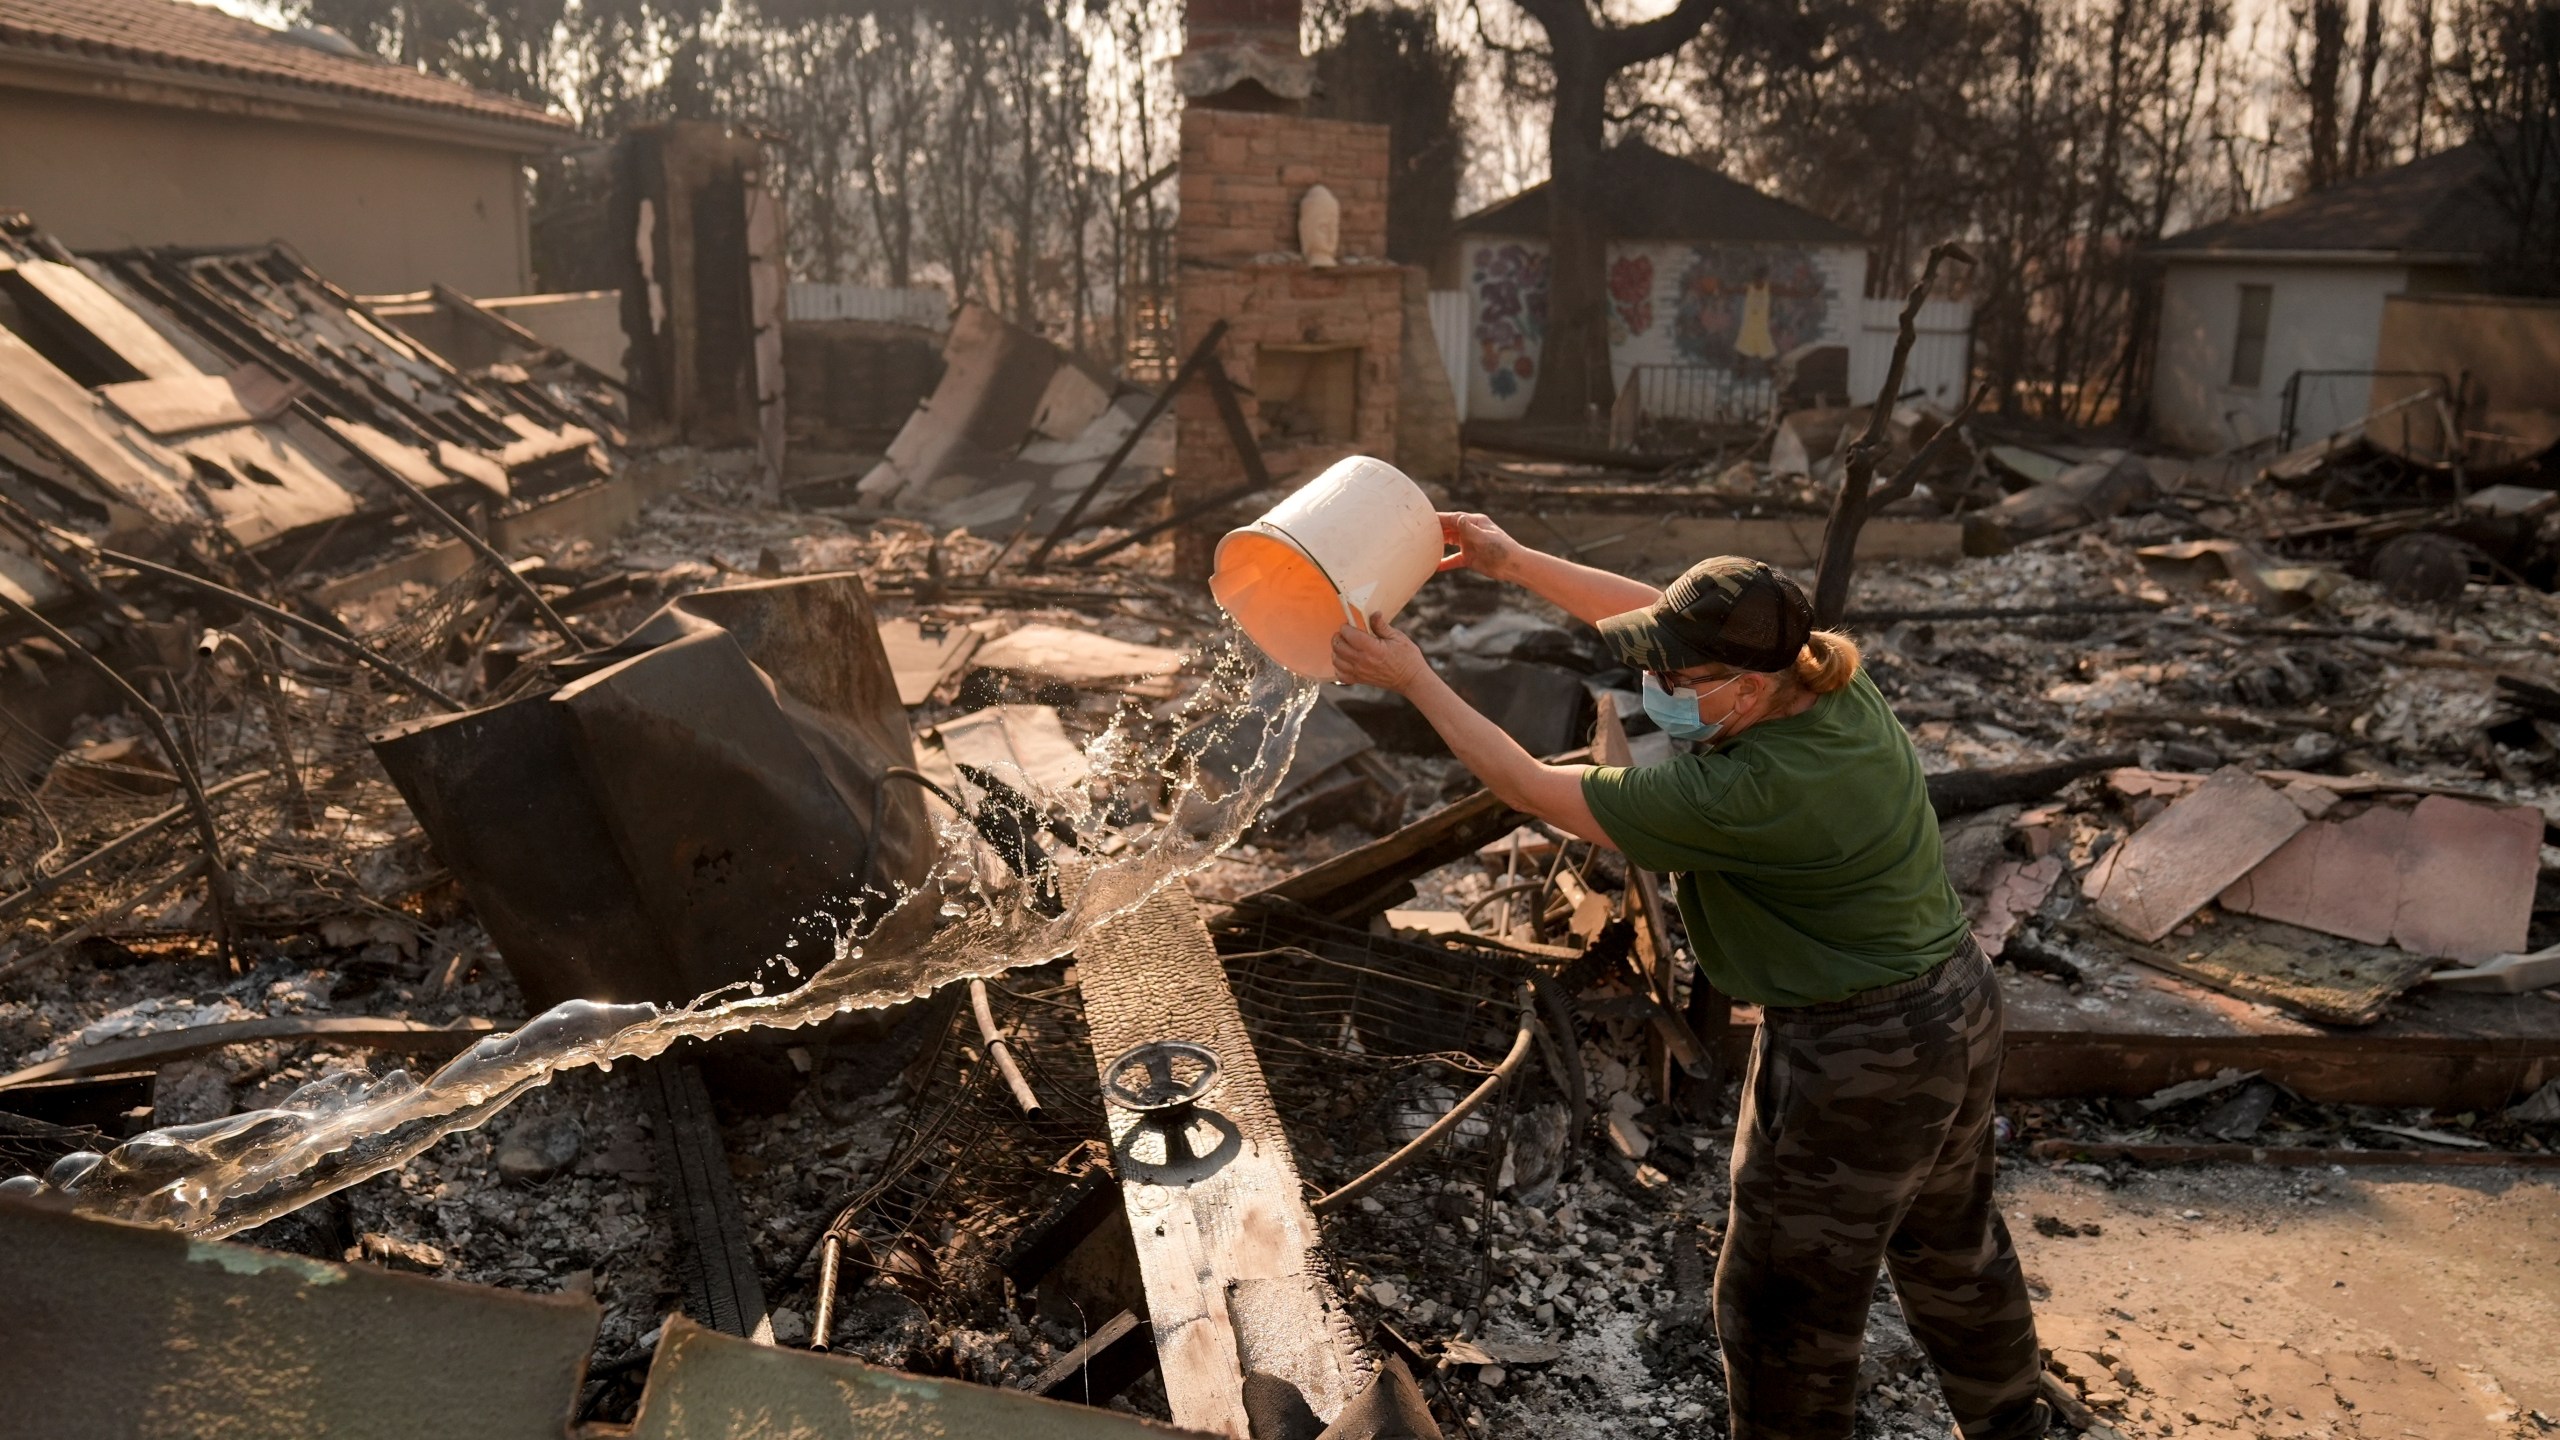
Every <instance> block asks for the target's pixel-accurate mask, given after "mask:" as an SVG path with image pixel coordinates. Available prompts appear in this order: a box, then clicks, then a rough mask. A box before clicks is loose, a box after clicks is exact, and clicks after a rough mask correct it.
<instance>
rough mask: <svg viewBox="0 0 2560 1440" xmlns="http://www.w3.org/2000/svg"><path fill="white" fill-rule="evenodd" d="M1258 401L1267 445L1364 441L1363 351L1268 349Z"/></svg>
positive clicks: (1257, 356) (1263, 350)
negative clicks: (1361, 427) (1361, 433)
mask: <svg viewBox="0 0 2560 1440" xmlns="http://www.w3.org/2000/svg"><path fill="white" fill-rule="evenodd" d="M1253 373H1254V375H1255V377H1256V380H1257V382H1258V383H1257V384H1256V385H1255V386H1254V398H1255V399H1257V400H1259V401H1260V402H1261V407H1260V408H1261V411H1262V433H1263V435H1264V437H1265V440H1264V443H1265V444H1266V445H1278V446H1293V445H1348V444H1351V443H1352V442H1354V441H1355V440H1357V439H1358V438H1359V436H1360V347H1359V346H1357V345H1264V346H1262V347H1260V348H1259V349H1257V350H1256V351H1255V352H1254V357H1253Z"/></svg>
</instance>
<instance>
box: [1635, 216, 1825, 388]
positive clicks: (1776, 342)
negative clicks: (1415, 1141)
mask: <svg viewBox="0 0 2560 1440" xmlns="http://www.w3.org/2000/svg"><path fill="white" fill-rule="evenodd" d="M1830 318H1831V295H1830V293H1829V291H1828V288H1827V287H1826V285H1825V284H1824V276H1823V273H1822V269H1821V267H1820V266H1819V265H1818V264H1816V263H1815V260H1814V256H1813V252H1811V251H1809V250H1800V249H1794V248H1790V247H1780V246H1772V245H1755V246H1750V247H1747V248H1746V247H1742V246H1718V247H1712V248H1710V247H1706V246H1700V247H1696V248H1694V249H1692V250H1691V251H1690V252H1689V263H1688V265H1687V266H1686V267H1685V268H1683V269H1682V270H1681V272H1680V281H1679V301H1678V303H1677V305H1676V307H1675V309H1674V313H1673V319H1672V327H1671V333H1672V340H1673V343H1674V344H1675V345H1676V346H1677V347H1678V349H1679V352H1680V356H1681V358H1682V359H1684V360H1686V361H1688V362H1689V363H1690V364H1692V365H1707V366H1713V367H1715V368H1717V369H1736V370H1750V369H1753V368H1754V367H1757V368H1758V370H1760V371H1761V372H1763V373H1765V372H1766V370H1767V368H1768V367H1769V366H1770V364H1771V363H1772V362H1774V361H1775V360H1776V359H1777V358H1778V357H1779V356H1781V355H1784V354H1786V353H1787V352H1788V351H1790V350H1793V349H1795V348H1796V347H1797V346H1799V345H1806V344H1810V343H1812V342H1813V341H1815V340H1819V339H1821V338H1822V334H1823V330H1824V328H1825V326H1826V325H1827V324H1828V323H1829V321H1830Z"/></svg>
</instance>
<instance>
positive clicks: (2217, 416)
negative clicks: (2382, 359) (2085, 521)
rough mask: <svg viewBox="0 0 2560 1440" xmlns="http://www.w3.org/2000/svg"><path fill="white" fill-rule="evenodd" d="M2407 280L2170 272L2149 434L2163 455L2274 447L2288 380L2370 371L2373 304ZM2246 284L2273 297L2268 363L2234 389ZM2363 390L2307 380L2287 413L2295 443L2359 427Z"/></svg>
mask: <svg viewBox="0 0 2560 1440" xmlns="http://www.w3.org/2000/svg"><path fill="white" fill-rule="evenodd" d="M2408 281H2409V272H2408V269H2407V268H2406V267H2405V266H2399V265H2334V264H2333V265H2319V264H2303V263H2279V264H2258V265H2251V264H2228V263H2223V262H2219V261H2216V262H2172V263H2171V264H2170V265H2169V266H2168V271H2167V274H2166V275H2165V276H2164V277H2163V279H2162V282H2161V297H2160V352H2159V358H2158V361H2157V364H2156V368H2155V371H2154V374H2153V379H2152V386H2151V406H2152V428H2153V429H2154V431H2155V432H2156V433H2157V434H2158V435H2159V437H2160V438H2161V439H2163V440H2166V441H2168V442H2170V443H2171V444H2174V445H2180V446H2184V447H2186V448H2188V449H2191V450H2202V451H2214V450H2222V449H2227V448H2229V447H2231V446H2235V445H2241V444H2245V443H2247V442H2250V441H2253V440H2260V439H2265V438H2267V437H2270V436H2273V435H2274V434H2275V433H2276V431H2277V428H2278V425H2279V424H2280V422H2281V421H2282V418H2283V410H2284V386H2285V380H2286V378H2287V377H2289V376H2291V375H2292V374H2293V373H2294V372H2295V371H2297V370H2360V369H2369V368H2371V366H2372V365H2373V355H2374V346H2375V343H2376V341H2377V340H2378V339H2379V338H2380V336H2381V333H2382V302H2383V300H2384V298H2385V297H2387V296H2391V295H2396V294H2399V293H2400V292H2402V291H2403V290H2405V289H2407V288H2408ZM2243 285H2265V286H2268V287H2270V289H2271V291H2272V292H2273V293H2272V300H2271V303H2270V306H2269V309H2268V313H2267V356H2266V363H2265V365H2264V366H2262V367H2261V368H2260V371H2259V383H2258V384H2257V385H2256V386H2254V387H2241V386H2235V385H2233V384H2232V383H2231V352H2232V346H2233V345H2234V343H2235V342H2236V341H2237V339H2238V336H2239V332H2240V287H2241V286H2243ZM2372 389H2373V383H2372V382H2371V381H2370V380H2364V379H2355V378H2339V379H2319V378H2306V379H2305V380H2304V381H2303V382H2302V403H2301V405H2300V407H2299V408H2298V409H2297V410H2296V411H2295V418H2294V433H2295V435H2296V437H2297V441H2296V443H2301V441H2302V440H2307V439H2311V438H2316V437H2318V436H2321V435H2325V434H2328V433H2330V432H2331V431H2334V430H2340V429H2344V428H2345V427H2347V426H2349V425H2352V424H2354V423H2355V422H2356V421H2357V420H2359V419H2361V418H2363V416H2364V414H2365V409H2366V400H2367V398H2368V397H2369V396H2370V394H2371V393H2372Z"/></svg>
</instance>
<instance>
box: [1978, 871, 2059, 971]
mask: <svg viewBox="0 0 2560 1440" xmlns="http://www.w3.org/2000/svg"><path fill="white" fill-rule="evenodd" d="M2069 869H2070V867H2069V866H2068V865H2066V864H2065V863H2064V862H2063V859H2062V857H2061V856H2060V855H2045V856H2042V857H2040V858H2038V859H2035V860H2028V861H2019V860H2003V861H2001V862H2000V863H1998V864H1997V865H1994V866H1993V867H1992V868H1991V873H1990V875H1989V877H1988V878H1987V880H1986V881H1985V882H1984V885H1983V889H1982V903H1981V904H1980V905H1979V906H1977V907H1976V908H1975V910H1974V921H1973V939H1974V943H1975V944H1977V945H1980V946H1981V947H1982V953H1983V954H1985V955H1987V956H1989V957H1991V958H1992V959H1994V960H1997V959H1999V958H2000V952H2001V951H2002V950H2005V949H2007V948H2008V945H2009V937H2010V936H2011V935H2012V934H2014V933H2016V931H2017V928H2018V922H2019V921H2021V920H2023V919H2025V918H2026V917H2028V916H2030V915H2033V914H2034V913H2036V912H2037V911H2038V910H2040V909H2042V908H2044V902H2045V897H2046V896H2048V895H2051V894H2052V893H2053V887H2054V883H2055V882H2056V881H2059V880H2060V879H2061V878H2062V877H2063V875H2064V874H2065V873H2067V872H2068V870H2069Z"/></svg>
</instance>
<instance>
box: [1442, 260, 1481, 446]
mask: <svg viewBox="0 0 2560 1440" xmlns="http://www.w3.org/2000/svg"><path fill="white" fill-rule="evenodd" d="M1469 313H1470V312H1469V309H1468V304H1467V292H1466V291H1464V290H1434V291H1432V292H1431V343H1432V345H1433V346H1434V347H1435V348H1437V349H1438V350H1439V352H1440V368H1441V369H1442V370H1443V371H1445V372H1446V373H1447V374H1448V376H1449V389H1450V390H1451V392H1452V393H1454V394H1455V395H1456V396H1457V397H1458V423H1459V424H1461V425H1464V424H1465V423H1467V397H1469V396H1470V395H1473V394H1474V393H1475V387H1473V386H1472V385H1469V384H1468V383H1467V377H1468V375H1469V374H1470V373H1471V372H1472V371H1473V370H1474V368H1475V367H1474V366H1472V365H1469V364H1468V363H1467V352H1468V351H1469V350H1470V349H1471V348H1473V340H1472V338H1471V337H1470V336H1469V335H1468V333H1467V331H1468V327H1469V323H1470V322H1469Z"/></svg>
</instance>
